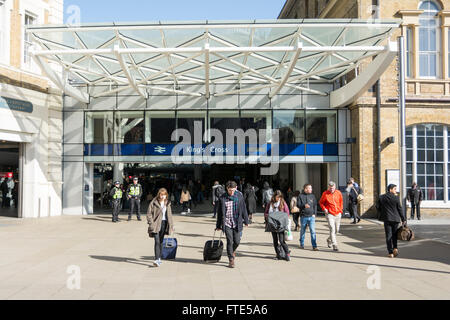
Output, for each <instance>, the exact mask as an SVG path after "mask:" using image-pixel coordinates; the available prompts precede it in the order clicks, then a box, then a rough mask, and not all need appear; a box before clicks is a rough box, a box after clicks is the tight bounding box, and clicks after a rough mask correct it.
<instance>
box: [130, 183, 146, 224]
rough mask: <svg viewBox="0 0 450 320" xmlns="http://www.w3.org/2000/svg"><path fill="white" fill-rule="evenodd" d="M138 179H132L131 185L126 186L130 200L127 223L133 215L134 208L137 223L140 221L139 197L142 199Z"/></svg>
mask: <svg viewBox="0 0 450 320" xmlns="http://www.w3.org/2000/svg"><path fill="white" fill-rule="evenodd" d="M138 181H139V178H138V177H134V178H133V183H132V184H130V185H128V189H127V195H128V199H129V200H130V204H131V205H130V206H131V208H130V213H129V214H128V221H130V220H131V216H132V215H133V212H134V208H136V216H137V219H138V221H141V197H142V193H143V192H142V191H143V190H142V186H141V184H140V183H138Z"/></svg>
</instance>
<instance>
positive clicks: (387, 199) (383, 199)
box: [376, 184, 406, 258]
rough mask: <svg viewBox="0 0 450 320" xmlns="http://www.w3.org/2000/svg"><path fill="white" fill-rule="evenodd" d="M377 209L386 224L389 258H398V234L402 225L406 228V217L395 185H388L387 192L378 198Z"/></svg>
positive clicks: (381, 219)
mask: <svg viewBox="0 0 450 320" xmlns="http://www.w3.org/2000/svg"><path fill="white" fill-rule="evenodd" d="M376 207H377V211H378V219H379V220H380V221H383V222H384V232H385V236H386V246H387V250H388V257H389V258H394V257H397V256H398V246H397V232H398V229H399V228H400V227H401V226H402V225H403V226H406V217H405V216H404V215H403V210H402V206H401V204H400V199H399V197H398V196H397V186H396V185H395V184H390V185H388V187H387V192H386V193H385V194H383V195H381V196H380V197H379V198H378V201H377V205H376Z"/></svg>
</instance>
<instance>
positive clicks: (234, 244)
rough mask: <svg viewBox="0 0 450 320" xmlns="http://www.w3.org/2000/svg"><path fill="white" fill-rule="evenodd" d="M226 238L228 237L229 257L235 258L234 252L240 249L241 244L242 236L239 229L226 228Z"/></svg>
mask: <svg viewBox="0 0 450 320" xmlns="http://www.w3.org/2000/svg"><path fill="white" fill-rule="evenodd" d="M225 236H226V237H227V255H228V259H232V258H233V252H235V251H236V249H237V248H238V247H239V244H240V243H241V235H240V233H239V230H238V228H234V229H232V228H229V227H225Z"/></svg>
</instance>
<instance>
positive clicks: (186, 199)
mask: <svg viewBox="0 0 450 320" xmlns="http://www.w3.org/2000/svg"><path fill="white" fill-rule="evenodd" d="M180 203H181V205H182V206H183V208H182V209H181V214H182V215H186V212H189V213H190V211H191V209H190V204H191V193H190V192H189V190H188V189H187V187H186V186H183V189H182V191H181V197H180ZM188 205H189V208H188Z"/></svg>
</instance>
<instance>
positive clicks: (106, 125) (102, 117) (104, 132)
mask: <svg viewBox="0 0 450 320" xmlns="http://www.w3.org/2000/svg"><path fill="white" fill-rule="evenodd" d="M113 117H114V112H112V111H110V112H88V113H86V118H85V125H84V126H85V131H84V132H85V139H84V141H85V143H94V144H110V143H113V139H114V121H113Z"/></svg>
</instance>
